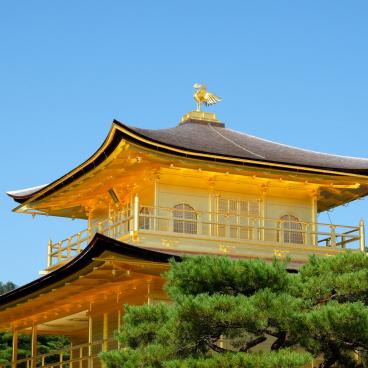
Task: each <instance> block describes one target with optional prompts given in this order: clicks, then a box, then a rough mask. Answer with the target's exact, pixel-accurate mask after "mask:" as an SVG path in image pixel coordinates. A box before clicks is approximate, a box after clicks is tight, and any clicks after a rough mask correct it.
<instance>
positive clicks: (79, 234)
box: [77, 232, 81, 254]
mask: <svg viewBox="0 0 368 368" xmlns="http://www.w3.org/2000/svg"><path fill="white" fill-rule="evenodd" d="M80 252H81V233H80V232H79V233H78V234H77V254H79V253H80Z"/></svg>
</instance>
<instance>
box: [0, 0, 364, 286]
mask: <svg viewBox="0 0 368 368" xmlns="http://www.w3.org/2000/svg"><path fill="white" fill-rule="evenodd" d="M367 13H368V3H367V1H320V0H318V1H317V0H313V1H280V0H279V1H274V0H270V1H211V2H200V1H161V2H160V1H139V2H138V1H136V2H133V1H66V0H64V1H3V2H1V4H0V56H1V57H0V126H1V136H0V140H1V142H0V143H1V144H0V150H1V152H0V160H1V162H0V164H1V176H0V192H1V193H2V194H1V195H0V227H1V228H0V230H1V231H0V237H1V241H0V247H1V250H0V251H1V252H0V281H7V280H13V281H14V282H16V283H18V284H23V283H25V282H28V281H31V280H32V279H34V278H36V277H37V276H38V274H37V273H38V271H39V270H41V269H43V268H44V267H45V265H46V244H47V240H48V239H49V238H50V237H51V238H52V239H54V240H59V239H62V238H64V237H66V236H68V235H70V234H72V233H74V232H76V231H77V230H79V229H80V228H83V227H84V225H83V223H78V222H77V221H74V222H72V221H71V220H63V219H59V218H51V217H49V218H43V217H41V216H40V217H37V218H36V219H32V218H31V217H30V216H27V215H21V214H14V213H12V212H11V209H12V208H13V207H14V206H15V203H14V202H12V200H11V199H10V198H8V197H7V196H6V195H5V194H4V192H5V191H7V190H13V189H19V188H24V187H29V186H34V185H38V184H43V183H48V182H50V181H52V180H54V179H56V178H58V177H60V176H61V175H63V174H64V173H66V172H67V171H69V170H70V169H72V168H74V167H75V166H76V165H78V164H79V163H81V162H82V161H83V160H85V159H86V158H87V157H89V156H90V155H91V154H92V153H93V152H94V151H95V150H96V149H97V148H98V146H99V145H100V144H101V143H102V141H103V139H104V138H105V136H106V134H107V131H108V129H109V127H110V124H111V121H112V119H113V118H117V119H119V120H121V121H123V122H126V123H128V124H131V125H136V126H140V127H147V128H164V127H170V126H173V125H175V124H176V123H177V122H178V121H179V119H180V118H181V116H182V115H183V114H184V113H186V112H188V111H190V110H191V109H193V107H194V102H193V100H192V85H193V83H194V82H200V83H201V82H202V83H206V84H207V85H208V88H209V89H211V90H213V91H214V92H216V93H217V94H218V95H219V96H221V97H222V98H223V101H222V102H221V103H220V104H219V105H217V106H216V107H214V108H213V111H215V112H216V113H217V115H218V117H219V118H220V119H221V120H223V121H224V122H226V124H227V126H228V127H231V128H233V129H237V130H241V131H244V132H248V133H250V134H254V135H257V136H260V137H264V138H267V139H271V140H275V141H279V142H282V143H286V144H292V145H297V146H301V147H305V148H309V149H314V150H320V151H326V152H330V153H338V154H345V155H351V156H358V157H366V156H368V155H367V133H368V124H367V122H368V103H367V102H368V68H367V65H368V47H367V46H368V45H367V42H368V41H367V40H368V22H367V19H368V14H367ZM367 209H368V201H367V200H361V201H358V202H356V203H353V204H351V205H349V206H348V207H346V208H345V207H343V208H340V209H337V210H335V211H333V212H332V213H330V216H331V219H332V221H333V222H337V223H343V224H356V223H357V222H358V221H359V219H360V218H361V217H364V216H365V215H366V214H367ZM366 217H367V220H368V216H366ZM321 220H322V221H326V220H327V217H326V215H325V214H324V215H322V216H321Z"/></svg>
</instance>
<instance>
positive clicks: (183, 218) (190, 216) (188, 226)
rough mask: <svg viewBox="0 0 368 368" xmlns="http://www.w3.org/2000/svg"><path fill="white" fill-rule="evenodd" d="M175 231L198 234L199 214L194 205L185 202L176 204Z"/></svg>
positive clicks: (174, 212)
mask: <svg viewBox="0 0 368 368" xmlns="http://www.w3.org/2000/svg"><path fill="white" fill-rule="evenodd" d="M174 208H175V210H174V211H173V218H174V232H175V233H186V234H197V214H196V212H195V210H194V208H193V207H191V206H189V205H188V204H185V203H180V204H177V205H176V206H174Z"/></svg>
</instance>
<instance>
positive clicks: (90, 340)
mask: <svg viewBox="0 0 368 368" xmlns="http://www.w3.org/2000/svg"><path fill="white" fill-rule="evenodd" d="M92 322H93V321H92V315H91V309H90V310H89V313H88V368H93V358H92V354H93V346H92V343H93V334H92V327H93V326H92Z"/></svg>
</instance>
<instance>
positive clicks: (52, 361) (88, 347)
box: [0, 338, 118, 368]
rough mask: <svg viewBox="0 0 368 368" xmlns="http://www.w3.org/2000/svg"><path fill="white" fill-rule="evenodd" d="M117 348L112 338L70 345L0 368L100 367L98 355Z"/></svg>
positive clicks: (116, 343) (0, 366) (115, 341)
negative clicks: (94, 365)
mask: <svg viewBox="0 0 368 368" xmlns="http://www.w3.org/2000/svg"><path fill="white" fill-rule="evenodd" d="M117 348H118V341H117V340H116V339H114V338H111V339H108V340H101V341H94V342H91V343H85V344H81V345H74V346H73V345H70V346H66V347H64V348H62V349H60V350H55V351H53V352H50V353H46V354H37V356H34V357H32V356H29V357H27V358H24V359H17V360H16V361H13V362H12V364H8V365H1V364H0V368H17V367H19V368H83V367H87V366H88V367H93V363H94V362H96V363H98V364H96V366H98V367H100V366H101V365H100V358H99V354H100V353H102V352H105V351H110V350H114V349H117Z"/></svg>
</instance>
